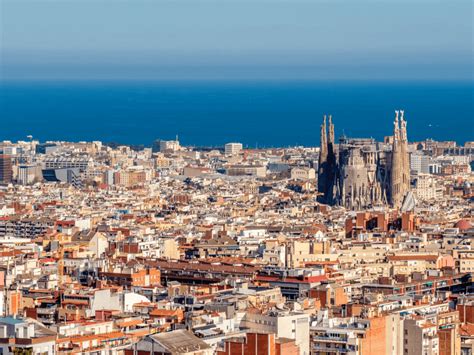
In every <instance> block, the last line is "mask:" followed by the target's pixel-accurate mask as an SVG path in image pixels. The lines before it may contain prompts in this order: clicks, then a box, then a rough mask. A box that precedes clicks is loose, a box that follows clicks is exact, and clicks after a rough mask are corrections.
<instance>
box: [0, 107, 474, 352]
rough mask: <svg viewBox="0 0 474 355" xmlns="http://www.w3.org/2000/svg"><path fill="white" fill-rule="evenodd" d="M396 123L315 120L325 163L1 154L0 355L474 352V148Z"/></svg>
mask: <svg viewBox="0 0 474 355" xmlns="http://www.w3.org/2000/svg"><path fill="white" fill-rule="evenodd" d="M406 116H407V117H409V115H408V114H407V115H406ZM386 119H387V120H392V119H393V121H394V129H393V132H387V136H386V137H385V138H384V140H383V141H380V142H379V141H376V140H374V139H372V138H353V137H346V136H341V137H337V138H336V137H335V133H334V125H335V124H337V117H334V118H333V117H332V116H331V115H328V116H324V117H323V119H322V123H321V131H320V132H319V133H320V142H321V144H320V147H316V143H315V147H292V148H269V149H246V148H244V147H243V145H242V144H241V143H228V144H225V146H224V147H222V149H221V148H219V149H217V148H193V147H186V146H181V145H180V142H179V141H178V138H176V139H175V140H159V139H157V140H156V141H155V142H153V144H152V146H151V147H150V148H140V149H138V148H136V147H130V146H127V145H117V144H113V145H111V144H106V143H103V142H100V141H93V142H64V141H46V142H39V141H37V140H35V138H34V137H32V136H28V137H25V140H24V141H18V142H10V141H3V142H1V143H0V152H1V153H0V243H1V250H0V285H1V288H0V315H1V317H0V331H1V334H2V335H1V336H0V353H2V354H10V353H13V354H79V353H87V354H127V355H142V354H196V355H197V354H217V355H233V354H276V355H277V354H281V355H283V354H294V355H296V354H301V355H309V354H364V355H369V354H377V355H381V354H409V355H419V354H430V355H434V354H439V355H448V354H451V355H454V354H462V355H467V354H472V353H473V350H474V293H472V292H473V291H474V290H473V283H472V275H473V274H472V273H473V272H474V224H473V218H472V211H473V196H474V195H473V188H472V184H473V182H474V175H473V173H472V170H471V168H472V162H473V157H474V142H466V143H465V144H464V145H462V146H461V145H458V144H456V142H454V141H434V140H430V139H427V140H424V141H418V142H412V141H410V140H409V137H410V136H409V122H408V124H407V120H406V119H405V112H404V111H402V110H400V111H395V117H394V118H391V117H389V116H388V117H387V118H386ZM409 119H410V118H408V121H409ZM316 135H317V133H315V142H317V136H316Z"/></svg>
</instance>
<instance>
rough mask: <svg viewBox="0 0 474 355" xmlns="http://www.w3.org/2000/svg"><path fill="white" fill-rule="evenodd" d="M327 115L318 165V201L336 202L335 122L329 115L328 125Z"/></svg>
mask: <svg viewBox="0 0 474 355" xmlns="http://www.w3.org/2000/svg"><path fill="white" fill-rule="evenodd" d="M326 119H327V116H326V115H324V118H323V123H322V125H321V149H320V152H319V167H318V192H319V193H320V196H319V197H318V201H319V202H322V203H327V204H333V203H334V193H335V192H334V186H335V184H336V153H335V144H334V124H333V123H332V116H331V115H329V122H328V123H329V127H328V126H326Z"/></svg>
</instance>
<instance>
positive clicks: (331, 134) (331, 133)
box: [328, 115, 334, 144]
mask: <svg viewBox="0 0 474 355" xmlns="http://www.w3.org/2000/svg"><path fill="white" fill-rule="evenodd" d="M328 144H334V124H333V123H332V115H329V139H328Z"/></svg>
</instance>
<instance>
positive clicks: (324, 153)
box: [319, 115, 328, 163]
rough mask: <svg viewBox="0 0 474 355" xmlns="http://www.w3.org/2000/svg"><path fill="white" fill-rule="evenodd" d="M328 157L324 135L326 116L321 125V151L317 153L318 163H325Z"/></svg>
mask: <svg viewBox="0 0 474 355" xmlns="http://www.w3.org/2000/svg"><path fill="white" fill-rule="evenodd" d="M327 155H328V140H327V133H326V115H324V118H323V124H322V125H321V150H320V152H319V161H320V163H321V162H325V161H326V158H327Z"/></svg>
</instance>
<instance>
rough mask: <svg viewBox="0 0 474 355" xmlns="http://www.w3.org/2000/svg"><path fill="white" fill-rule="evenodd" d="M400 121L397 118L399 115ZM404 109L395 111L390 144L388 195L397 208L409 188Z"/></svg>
mask: <svg viewBox="0 0 474 355" xmlns="http://www.w3.org/2000/svg"><path fill="white" fill-rule="evenodd" d="M400 114H401V116H400V122H399V120H398V118H399V115H400ZM403 115H404V111H395V121H394V123H393V124H394V128H393V146H392V166H391V172H390V195H391V203H392V205H393V207H395V208H399V207H400V206H401V204H402V203H403V199H404V198H405V195H406V193H407V192H408V190H409V188H410V163H409V160H408V159H409V158H408V141H407V131H406V121H405V120H404V117H403Z"/></svg>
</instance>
